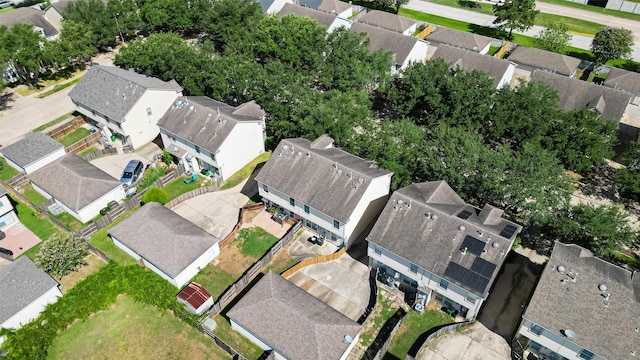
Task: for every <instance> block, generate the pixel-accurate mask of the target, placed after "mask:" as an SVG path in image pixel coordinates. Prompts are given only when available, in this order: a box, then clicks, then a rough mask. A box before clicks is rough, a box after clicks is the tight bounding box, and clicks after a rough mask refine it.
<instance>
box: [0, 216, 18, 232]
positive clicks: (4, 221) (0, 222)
mask: <svg viewBox="0 0 640 360" xmlns="http://www.w3.org/2000/svg"><path fill="white" fill-rule="evenodd" d="M14 221H15V219H14V218H13V215H11V213H7V214H4V215H2V216H0V228H1V227H4V226H6V225H9V224H13V222H14Z"/></svg>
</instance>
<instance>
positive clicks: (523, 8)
mask: <svg viewBox="0 0 640 360" xmlns="http://www.w3.org/2000/svg"><path fill="white" fill-rule="evenodd" d="M539 12H540V11H538V10H536V2H535V0H506V1H505V2H504V3H501V4H500V3H498V4H494V5H493V14H494V15H495V16H496V19H495V20H494V21H493V23H494V24H503V25H504V26H505V27H507V28H509V39H512V38H513V35H512V33H513V30H514V29H515V30H527V29H530V28H531V27H532V26H533V24H534V23H535V19H536V15H538V13H539Z"/></svg>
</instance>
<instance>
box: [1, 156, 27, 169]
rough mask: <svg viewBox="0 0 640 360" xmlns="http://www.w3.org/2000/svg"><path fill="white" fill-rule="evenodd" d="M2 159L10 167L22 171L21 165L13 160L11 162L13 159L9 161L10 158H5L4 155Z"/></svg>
mask: <svg viewBox="0 0 640 360" xmlns="http://www.w3.org/2000/svg"><path fill="white" fill-rule="evenodd" d="M4 159H5V160H6V161H7V164H9V165H10V166H11V167H12V168H14V169H16V170H18V171H20V172H24V169H23V168H22V166H20V165H18V164H16V163H14V162H13V161H11V159H9V158H6V157H5V158H4Z"/></svg>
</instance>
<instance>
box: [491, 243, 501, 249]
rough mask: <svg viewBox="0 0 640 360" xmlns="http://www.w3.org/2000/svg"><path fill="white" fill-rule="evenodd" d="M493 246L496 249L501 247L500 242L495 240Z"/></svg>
mask: <svg viewBox="0 0 640 360" xmlns="http://www.w3.org/2000/svg"><path fill="white" fill-rule="evenodd" d="M491 247H492V248H494V249H497V248H499V247H500V243H499V242H497V241H495V242H494V243H492V244H491Z"/></svg>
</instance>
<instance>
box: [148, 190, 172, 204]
mask: <svg viewBox="0 0 640 360" xmlns="http://www.w3.org/2000/svg"><path fill="white" fill-rule="evenodd" d="M168 200H169V197H168V196H167V192H166V191H164V189H161V188H158V187H152V188H150V189H149V190H147V192H145V193H144V194H143V195H142V202H143V203H145V204H146V203H150V202H157V203H160V204H165V203H166V202H167V201H168Z"/></svg>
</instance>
